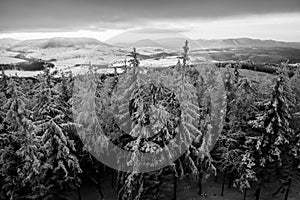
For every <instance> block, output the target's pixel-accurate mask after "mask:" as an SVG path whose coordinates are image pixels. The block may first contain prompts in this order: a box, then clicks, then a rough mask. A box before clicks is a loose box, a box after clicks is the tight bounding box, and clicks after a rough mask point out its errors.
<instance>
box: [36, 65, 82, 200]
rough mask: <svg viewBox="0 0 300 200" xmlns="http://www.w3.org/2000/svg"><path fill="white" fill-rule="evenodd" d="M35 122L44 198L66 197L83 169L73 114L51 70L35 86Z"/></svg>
mask: <svg viewBox="0 0 300 200" xmlns="http://www.w3.org/2000/svg"><path fill="white" fill-rule="evenodd" d="M34 98H35V106H34V107H33V112H34V120H35V122H34V124H35V125H36V126H37V128H38V132H37V135H38V136H40V137H41V141H40V142H41V148H42V152H43V153H44V157H43V158H42V159H41V162H42V166H43V168H44V169H45V170H46V172H45V173H44V174H43V175H44V176H43V179H42V184H40V185H39V189H40V192H41V193H40V194H41V195H42V196H43V199H66V198H67V197H68V192H70V191H71V190H72V189H74V187H75V186H77V185H78V184H79V178H78V173H80V172H81V169H80V166H79V163H78V159H77V157H76V156H75V155H74V154H75V151H76V149H75V147H74V141H73V140H71V139H70V134H73V133H70V132H69V131H68V130H69V127H70V123H71V122H70V121H71V120H70V116H68V114H67V113H68V110H67V109H68V108H67V107H66V106H65V102H63V99H62V96H61V94H60V92H59V91H58V90H57V89H56V88H55V86H54V84H53V77H52V75H51V74H50V72H49V69H46V70H45V73H44V75H43V79H42V81H41V82H40V84H39V85H38V86H37V88H36V94H35V96H34Z"/></svg>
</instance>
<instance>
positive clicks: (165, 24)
mask: <svg viewBox="0 0 300 200" xmlns="http://www.w3.org/2000/svg"><path fill="white" fill-rule="evenodd" d="M143 27H148V28H149V27H150V28H166V29H171V30H174V31H177V32H180V33H182V34H184V35H186V36H188V37H191V38H208V39H210V38H233V37H253V38H261V39H276V40H284V41H299V42H300V0H248V1H243V0H106V1H104V0H0V37H2V38H3V37H14V38H17V39H34V38H42V37H56V36H62V37H96V38H97V39H100V40H106V39H108V38H109V37H111V36H114V35H116V34H118V33H121V32H123V31H126V30H130V29H135V28H143ZM149 30H150V29H149Z"/></svg>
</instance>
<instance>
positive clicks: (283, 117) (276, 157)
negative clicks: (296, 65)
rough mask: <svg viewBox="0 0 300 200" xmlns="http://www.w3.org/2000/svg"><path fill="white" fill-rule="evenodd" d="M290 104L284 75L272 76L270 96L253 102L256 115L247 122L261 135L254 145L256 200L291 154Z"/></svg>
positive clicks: (290, 96) (291, 105)
mask: <svg viewBox="0 0 300 200" xmlns="http://www.w3.org/2000/svg"><path fill="white" fill-rule="evenodd" d="M293 105H294V97H293V93H292V90H291V84H290V80H289V78H288V76H287V75H286V74H284V73H280V74H279V75H278V76H276V78H275V80H274V85H273V88H272V94H271V97H270V98H269V99H267V100H262V101H260V102H257V107H258V109H259V112H258V113H257V116H256V119H255V120H252V121H250V124H251V125H252V126H253V128H254V129H255V130H257V131H258V132H259V133H261V134H260V135H259V136H258V138H257V140H256V142H255V143H256V144H255V148H256V151H257V157H256V158H255V159H257V164H256V165H257V167H256V169H255V170H256V176H257V179H258V188H257V192H256V199H259V196H260V191H261V187H262V186H263V185H264V184H265V182H266V180H267V179H269V178H273V177H274V176H276V175H277V176H278V175H279V176H280V174H281V169H282V168H283V167H285V165H286V164H287V161H286V156H287V155H288V154H291V153H292V151H293V148H294V146H293V145H292V141H293V140H294V137H295V132H294V130H293V129H292V127H291V109H292V107H293ZM293 155H294V156H295V155H296V154H293ZM278 173H279V174H278Z"/></svg>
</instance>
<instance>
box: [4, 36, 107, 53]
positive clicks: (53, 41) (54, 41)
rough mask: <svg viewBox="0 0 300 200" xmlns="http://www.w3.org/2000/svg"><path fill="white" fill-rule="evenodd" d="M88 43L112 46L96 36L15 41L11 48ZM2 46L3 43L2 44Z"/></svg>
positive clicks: (84, 44) (25, 48) (77, 45)
mask: <svg viewBox="0 0 300 200" xmlns="http://www.w3.org/2000/svg"><path fill="white" fill-rule="evenodd" d="M86 45H103V46H110V45H108V44H105V43H103V42H100V41H99V40H97V39H94V38H62V37H56V38H46V39H35V40H24V41H20V42H17V43H15V44H14V45H12V46H10V47H9V48H10V49H11V50H16V51H22V50H27V49H47V48H59V47H84V46H86ZM0 46H1V44H0Z"/></svg>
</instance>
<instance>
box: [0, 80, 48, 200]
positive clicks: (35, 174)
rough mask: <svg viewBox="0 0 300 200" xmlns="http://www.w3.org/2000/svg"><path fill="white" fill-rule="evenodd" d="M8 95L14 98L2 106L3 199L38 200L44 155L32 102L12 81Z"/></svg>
mask: <svg viewBox="0 0 300 200" xmlns="http://www.w3.org/2000/svg"><path fill="white" fill-rule="evenodd" d="M7 93H8V94H9V96H10V98H9V99H7V101H6V102H5V104H4V105H3V106H2V108H1V109H3V110H4V111H5V112H6V116H5V118H4V120H3V122H2V123H3V124H6V127H5V129H4V130H3V132H2V134H1V135H0V145H1V158H0V168H1V176H2V177H3V179H2V180H1V182H2V187H1V196H2V198H5V199H37V198H39V197H40V196H39V191H38V189H37V185H39V184H40V183H41V182H40V175H41V174H42V173H43V168H42V167H41V161H40V159H41V157H42V155H43V154H42V152H41V151H40V143H39V138H38V137H37V136H36V131H37V130H36V127H35V125H34V124H33V123H32V120H31V119H30V118H31V111H30V110H28V108H27V104H28V99H27V97H26V96H25V94H24V93H23V91H22V89H21V88H20V87H19V86H17V85H16V83H15V82H14V80H13V78H11V79H10V82H9V85H8V88H7Z"/></svg>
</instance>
